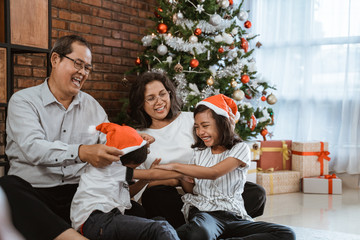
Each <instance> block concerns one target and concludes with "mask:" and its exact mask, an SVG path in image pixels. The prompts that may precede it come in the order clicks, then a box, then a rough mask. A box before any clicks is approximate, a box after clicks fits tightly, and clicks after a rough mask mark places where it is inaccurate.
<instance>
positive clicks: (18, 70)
mask: <svg viewBox="0 0 360 240" xmlns="http://www.w3.org/2000/svg"><path fill="white" fill-rule="evenodd" d="M31 74H32V71H31V68H30V67H20V66H17V65H15V66H14V75H19V76H31Z"/></svg>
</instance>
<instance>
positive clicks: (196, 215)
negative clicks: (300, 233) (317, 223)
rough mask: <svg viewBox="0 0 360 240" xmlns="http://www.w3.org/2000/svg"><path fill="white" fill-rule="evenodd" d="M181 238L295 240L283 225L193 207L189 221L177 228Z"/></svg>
mask: <svg viewBox="0 0 360 240" xmlns="http://www.w3.org/2000/svg"><path fill="white" fill-rule="evenodd" d="M176 231H177V233H178V235H179V237H180V239H181V240H212V239H253V240H255V239H259V240H260V239H261V240H263V239H266V240H293V239H295V234H294V232H293V231H292V230H291V229H290V228H288V227H286V226H282V225H278V224H273V223H267V222H252V221H248V220H244V219H241V217H238V216H236V215H235V214H233V213H230V212H226V211H214V212H202V211H199V210H198V209H197V208H192V209H191V210H190V213H189V223H187V224H184V225H182V226H181V227H179V228H178V229H177V230H176Z"/></svg>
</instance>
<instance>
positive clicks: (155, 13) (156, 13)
mask: <svg viewBox="0 0 360 240" xmlns="http://www.w3.org/2000/svg"><path fill="white" fill-rule="evenodd" d="M162 11H163V10H162V9H161V8H158V9H157V10H155V11H154V15H155V17H157V18H159V19H161V18H162V17H161V16H160V14H159V12H162Z"/></svg>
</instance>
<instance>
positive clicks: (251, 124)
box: [245, 95, 257, 131]
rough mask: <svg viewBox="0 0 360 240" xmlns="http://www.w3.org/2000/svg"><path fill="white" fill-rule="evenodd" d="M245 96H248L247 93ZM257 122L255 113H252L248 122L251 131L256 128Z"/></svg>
mask: <svg viewBox="0 0 360 240" xmlns="http://www.w3.org/2000/svg"><path fill="white" fill-rule="evenodd" d="M245 96H246V95H245ZM256 124H257V122H256V118H255V116H254V114H253V115H251V117H250V121H248V122H247V125H248V127H249V128H250V130H251V131H254V130H255V128H256Z"/></svg>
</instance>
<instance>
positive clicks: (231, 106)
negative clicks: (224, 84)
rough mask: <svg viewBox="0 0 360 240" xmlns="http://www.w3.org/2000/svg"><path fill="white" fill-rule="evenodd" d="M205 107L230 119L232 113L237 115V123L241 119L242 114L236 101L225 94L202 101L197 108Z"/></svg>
mask: <svg viewBox="0 0 360 240" xmlns="http://www.w3.org/2000/svg"><path fill="white" fill-rule="evenodd" d="M199 105H205V106H207V107H208V108H210V109H211V110H213V111H214V112H215V113H216V114H218V115H221V116H224V117H227V118H229V117H230V114H229V113H232V114H234V115H235V121H238V120H239V118H240V113H239V111H238V107H237V105H236V103H235V101H234V100H233V99H231V98H229V97H227V96H225V95H224V94H218V95H214V96H211V97H208V98H205V99H204V100H202V101H200V102H199V103H198V104H197V105H196V106H199Z"/></svg>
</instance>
